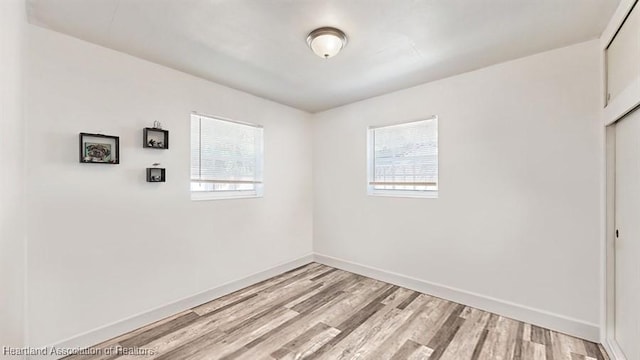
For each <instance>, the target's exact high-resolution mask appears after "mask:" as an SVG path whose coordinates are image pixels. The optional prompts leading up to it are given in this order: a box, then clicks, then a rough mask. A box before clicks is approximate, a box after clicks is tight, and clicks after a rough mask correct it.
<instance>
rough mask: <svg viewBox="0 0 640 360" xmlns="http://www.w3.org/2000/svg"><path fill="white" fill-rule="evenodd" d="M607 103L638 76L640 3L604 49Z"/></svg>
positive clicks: (639, 65)
mask: <svg viewBox="0 0 640 360" xmlns="http://www.w3.org/2000/svg"><path fill="white" fill-rule="evenodd" d="M606 57H607V104H609V103H611V102H612V101H613V100H614V99H615V98H616V97H617V96H618V95H620V93H621V92H623V91H624V90H625V89H626V88H627V87H628V86H629V85H631V83H633V82H634V81H635V80H637V79H638V78H640V5H638V4H636V6H634V8H633V10H632V11H631V13H630V14H629V16H628V17H627V19H626V20H625V22H624V23H623V24H622V27H621V28H620V30H618V33H617V34H616V36H615V37H614V38H613V41H612V42H611V44H610V45H609V47H608V48H607V51H606Z"/></svg>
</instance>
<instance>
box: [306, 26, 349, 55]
mask: <svg viewBox="0 0 640 360" xmlns="http://www.w3.org/2000/svg"><path fill="white" fill-rule="evenodd" d="M307 44H309V47H310V48H311V50H313V52H314V53H316V55H318V56H320V57H321V58H325V59H328V58H330V57H333V56H335V55H337V54H338V53H339V52H340V50H342V48H344V47H345V46H346V45H347V35H345V33H344V32H342V31H341V30H339V29H336V28H332V27H321V28H319V29H315V30H313V31H312V32H311V33H309V36H307Z"/></svg>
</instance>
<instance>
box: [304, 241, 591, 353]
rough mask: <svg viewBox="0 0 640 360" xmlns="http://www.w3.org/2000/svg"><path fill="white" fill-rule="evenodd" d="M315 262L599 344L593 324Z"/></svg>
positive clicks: (333, 261)
mask: <svg viewBox="0 0 640 360" xmlns="http://www.w3.org/2000/svg"><path fill="white" fill-rule="evenodd" d="M314 260H315V262H318V263H321V264H324V265H327V266H331V267H335V268H339V269H342V270H345V271H349V272H352V273H356V274H359V275H363V276H367V277H370V278H373V279H376V280H380V281H384V282H388V283H390V284H394V285H398V286H402V287H405V288H408V289H411V290H415V291H419V292H422V293H425V294H429V295H433V296H437V297H440V298H443V299H446V300H451V301H454V302H457V303H460V304H463V305H467V306H471V307H474V308H477V309H481V310H485V311H489V312H492V313H496V314H498V315H502V316H505V317H508V318H512V319H515V320H519V321H524V322H527V323H531V324H534V325H537V326H541V327H545V328H548V329H552V330H555V331H559V332H562V333H565V334H569V335H573V336H576V337H579V338H582V339H586V340H590V341H593V342H597V343H599V342H600V327H599V326H598V325H596V324H591V323H588V322H584V321H582V320H578V319H573V318H570V317H567V316H563V315H560V314H554V313H551V312H548V311H544V310H539V309H534V308H531V307H528V306H525V305H521V304H516V303H512V302H509V301H504V300H500V299H496V298H492V297H488V296H485V295H481V294H476V293H472V292H469V291H465V290H461V289H456V288H452V287H450V286H446V285H441V284H435V283H432V282H429V281H425V280H421V279H416V278H414V277H411V276H407V275H403V274H398V273H394V272H391V271H386V270H381V269H377V268H374V267H370V266H366V265H362V264H358V263H354V262H351V261H348V260H343V259H338V258H335V257H331V256H327V255H322V254H318V253H316V254H315V255H314Z"/></svg>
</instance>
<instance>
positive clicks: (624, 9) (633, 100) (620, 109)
mask: <svg viewBox="0 0 640 360" xmlns="http://www.w3.org/2000/svg"><path fill="white" fill-rule="evenodd" d="M636 1H638V0H621V1H620V4H619V5H618V8H617V9H616V11H615V13H614V14H613V16H612V17H611V20H609V23H608V24H607V27H606V28H605V29H604V31H603V32H602V35H601V36H600V49H601V50H602V53H603V55H602V58H603V62H602V65H603V70H604V74H603V78H604V82H603V90H604V91H603V96H604V97H606V93H607V63H606V55H605V54H606V51H607V48H608V47H609V44H610V43H611V41H612V40H613V38H614V36H615V35H616V33H617V32H618V29H620V27H621V26H622V24H623V22H624V21H625V19H626V18H627V15H629V12H630V11H631V9H632V8H633V6H634V4H635V3H636ZM639 104H640V79H635V80H634V81H633V82H632V83H631V84H629V86H627V88H626V89H624V90H623V91H622V92H621V93H620V94H618V95H617V96H616V97H615V99H613V100H612V101H611V102H609V103H608V104H607V105H606V106H605V107H604V111H603V122H604V126H607V125H610V124H612V123H613V122H615V121H617V120H619V119H620V118H621V117H623V116H624V115H625V114H627V113H628V112H629V111H631V110H633V109H634V108H635V107H636V106H638V105H639Z"/></svg>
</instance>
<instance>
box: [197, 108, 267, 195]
mask: <svg viewBox="0 0 640 360" xmlns="http://www.w3.org/2000/svg"><path fill="white" fill-rule="evenodd" d="M262 136H263V130H262V127H259V126H255V125H248V124H241V123H236V122H232V121H228V120H221V119H216V118H212V117H207V116H202V115H196V114H193V115H192V116H191V191H194V192H232V193H237V192H252V193H256V191H257V190H259V188H260V187H261V184H262V163H263V159H262Z"/></svg>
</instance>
